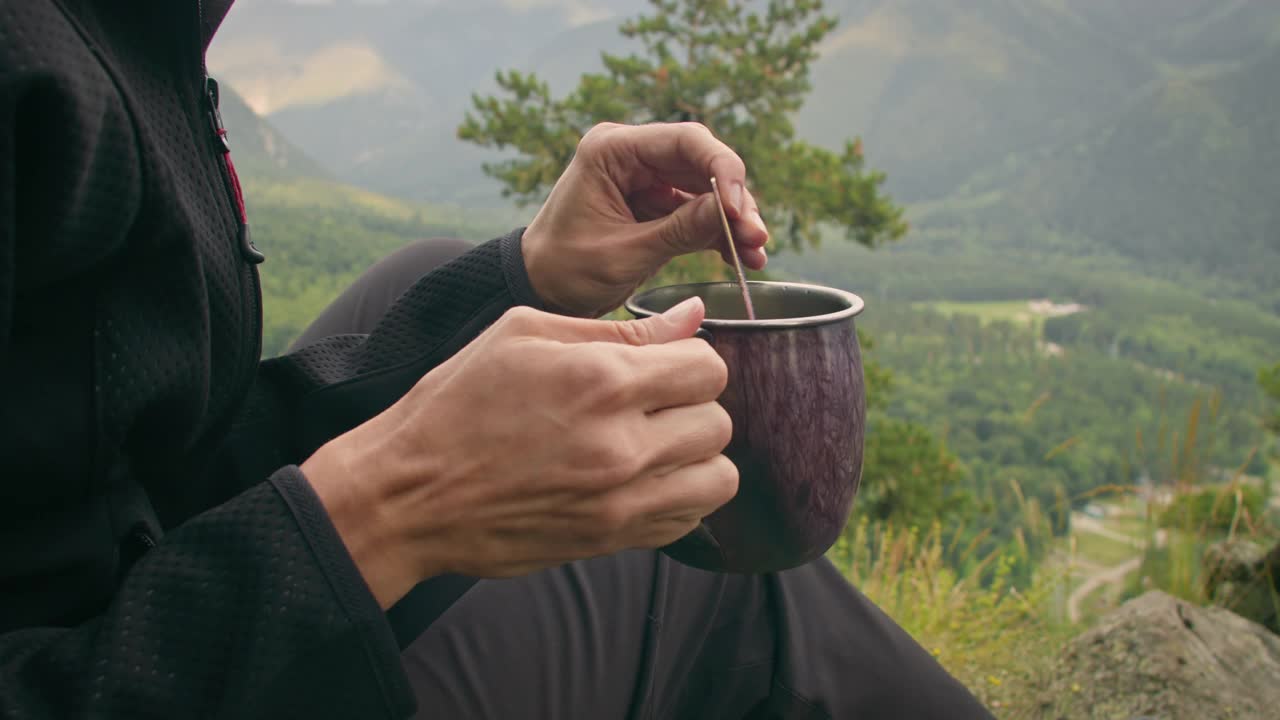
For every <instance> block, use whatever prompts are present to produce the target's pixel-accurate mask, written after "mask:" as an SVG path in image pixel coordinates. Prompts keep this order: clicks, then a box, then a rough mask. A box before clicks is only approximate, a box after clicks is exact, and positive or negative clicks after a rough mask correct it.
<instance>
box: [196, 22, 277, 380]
mask: <svg viewBox="0 0 1280 720" xmlns="http://www.w3.org/2000/svg"><path fill="white" fill-rule="evenodd" d="M204 27H205V15H204V1H203V0H196V38H195V43H196V51H197V53H198V54H199V58H200V82H201V87H200V95H201V101H202V102H203V103H204V104H205V111H206V114H207V118H208V122H209V132H210V133H212V141H213V144H214V149H215V150H216V151H217V152H218V153H219V154H220V155H221V156H222V157H221V158H220V159H221V162H220V163H219V164H220V165H221V168H220V170H221V172H222V184H223V187H224V188H225V189H226V191H227V196H228V198H229V199H230V200H231V205H232V207H233V208H234V209H235V210H236V212H237V213H238V217H237V220H238V222H237V224H236V225H237V231H236V242H237V244H238V246H239V248H238V249H239V251H240V257H241V258H243V259H244V260H245V262H246V263H247V274H248V275H249V285H250V292H249V293H248V295H249V297H248V302H249V310H250V312H249V314H250V317H252V318H253V323H252V329H251V330H250V338H251V339H250V341H249V345H250V349H251V350H252V353H253V355H252V357H253V360H254V362H255V363H256V362H257V361H258V360H259V358H260V357H261V355H262V319H263V318H262V280H261V278H260V277H259V276H258V268H257V266H258V265H260V264H262V262H263V261H264V260H266V259H267V258H266V255H263V254H262V252H261V251H260V250H258V248H257V247H256V246H255V245H254V244H253V238H252V236H251V235H250V233H249V220H248V215H247V213H246V211H245V204H244V190H243V189H242V188H241V187H240V177H239V175H238V174H237V173H236V166H235V163H234V162H232V160H231V143H230V142H229V141H228V140H227V129H226V127H225V126H224V125H223V124H222V112H221V111H220V110H219V105H220V97H219V89H218V81H217V80H215V79H214V78H212V77H210V76H209V66H208V61H207V58H206V57H205V52H204V47H205V43H204Z"/></svg>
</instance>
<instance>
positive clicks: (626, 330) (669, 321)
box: [614, 296, 707, 345]
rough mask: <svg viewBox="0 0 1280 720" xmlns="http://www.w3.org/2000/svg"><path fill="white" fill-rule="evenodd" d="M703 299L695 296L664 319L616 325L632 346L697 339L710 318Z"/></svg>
mask: <svg viewBox="0 0 1280 720" xmlns="http://www.w3.org/2000/svg"><path fill="white" fill-rule="evenodd" d="M706 313H707V309H706V306H705V305H703V304H702V298H700V297H697V296H694V297H691V298H689V299H688V300H684V301H682V302H680V303H679V304H677V305H675V306H673V307H671V308H670V309H668V310H667V311H666V312H664V313H662V314H661V315H651V316H649V317H647V318H641V319H639V320H628V321H624V322H617V323H614V325H616V326H618V327H617V328H616V330H617V332H618V335H619V336H621V338H622V340H623V342H626V343H628V344H631V345H659V344H662V343H669V342H675V341H676V340H684V339H686V338H690V337H693V334H694V333H695V332H697V331H698V326H699V325H701V324H702V320H703V319H704V318H705V317H706Z"/></svg>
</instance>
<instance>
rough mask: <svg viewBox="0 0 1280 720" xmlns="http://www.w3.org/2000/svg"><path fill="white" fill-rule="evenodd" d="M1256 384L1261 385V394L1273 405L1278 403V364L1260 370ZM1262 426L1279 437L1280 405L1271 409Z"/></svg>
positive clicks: (1279, 372)
mask: <svg viewBox="0 0 1280 720" xmlns="http://www.w3.org/2000/svg"><path fill="white" fill-rule="evenodd" d="M1258 383H1259V384H1260V385H1262V392H1263V393H1265V394H1266V396H1267V397H1268V398H1269V399H1270V400H1271V401H1272V402H1273V403H1280V363H1276V364H1275V365H1273V366H1272V367H1269V368H1263V369H1262V370H1260V371H1259V372H1258ZM1263 424H1264V425H1265V426H1266V428H1267V429H1268V430H1270V431H1271V432H1273V433H1275V434H1277V435H1280V405H1273V406H1272V407H1271V409H1270V414H1269V415H1268V416H1267V417H1266V418H1265V419H1264V420H1263Z"/></svg>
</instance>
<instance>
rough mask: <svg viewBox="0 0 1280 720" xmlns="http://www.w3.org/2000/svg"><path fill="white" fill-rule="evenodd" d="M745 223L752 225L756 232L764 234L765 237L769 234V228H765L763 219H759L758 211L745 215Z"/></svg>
mask: <svg viewBox="0 0 1280 720" xmlns="http://www.w3.org/2000/svg"><path fill="white" fill-rule="evenodd" d="M747 222H749V223H751V224H752V225H754V226H755V227H756V229H757V230H759V231H760V232H762V233H764V234H765V235H768V234H769V228H767V227H765V224H764V218H762V217H760V211H759V210H754V209H753V210H752V211H751V212H749V213H747Z"/></svg>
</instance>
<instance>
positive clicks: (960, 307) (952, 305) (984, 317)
mask: <svg viewBox="0 0 1280 720" xmlns="http://www.w3.org/2000/svg"><path fill="white" fill-rule="evenodd" d="M1028 302H1030V300H1001V301H994V302H929V303H915V305H916V306H923V307H928V308H931V309H933V310H935V311H937V312H939V313H942V314H943V315H947V316H951V315H974V316H976V317H977V318H978V319H979V320H980V321H982V323H983V324H987V323H992V322H1001V321H1003V322H1009V323H1013V324H1015V325H1023V326H1026V327H1029V328H1032V329H1034V330H1035V331H1036V333H1037V334H1039V333H1040V330H1041V328H1042V327H1043V326H1044V318H1043V317H1042V316H1040V315H1037V314H1035V313H1033V312H1031V309H1030V308H1029V307H1027V303H1028Z"/></svg>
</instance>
